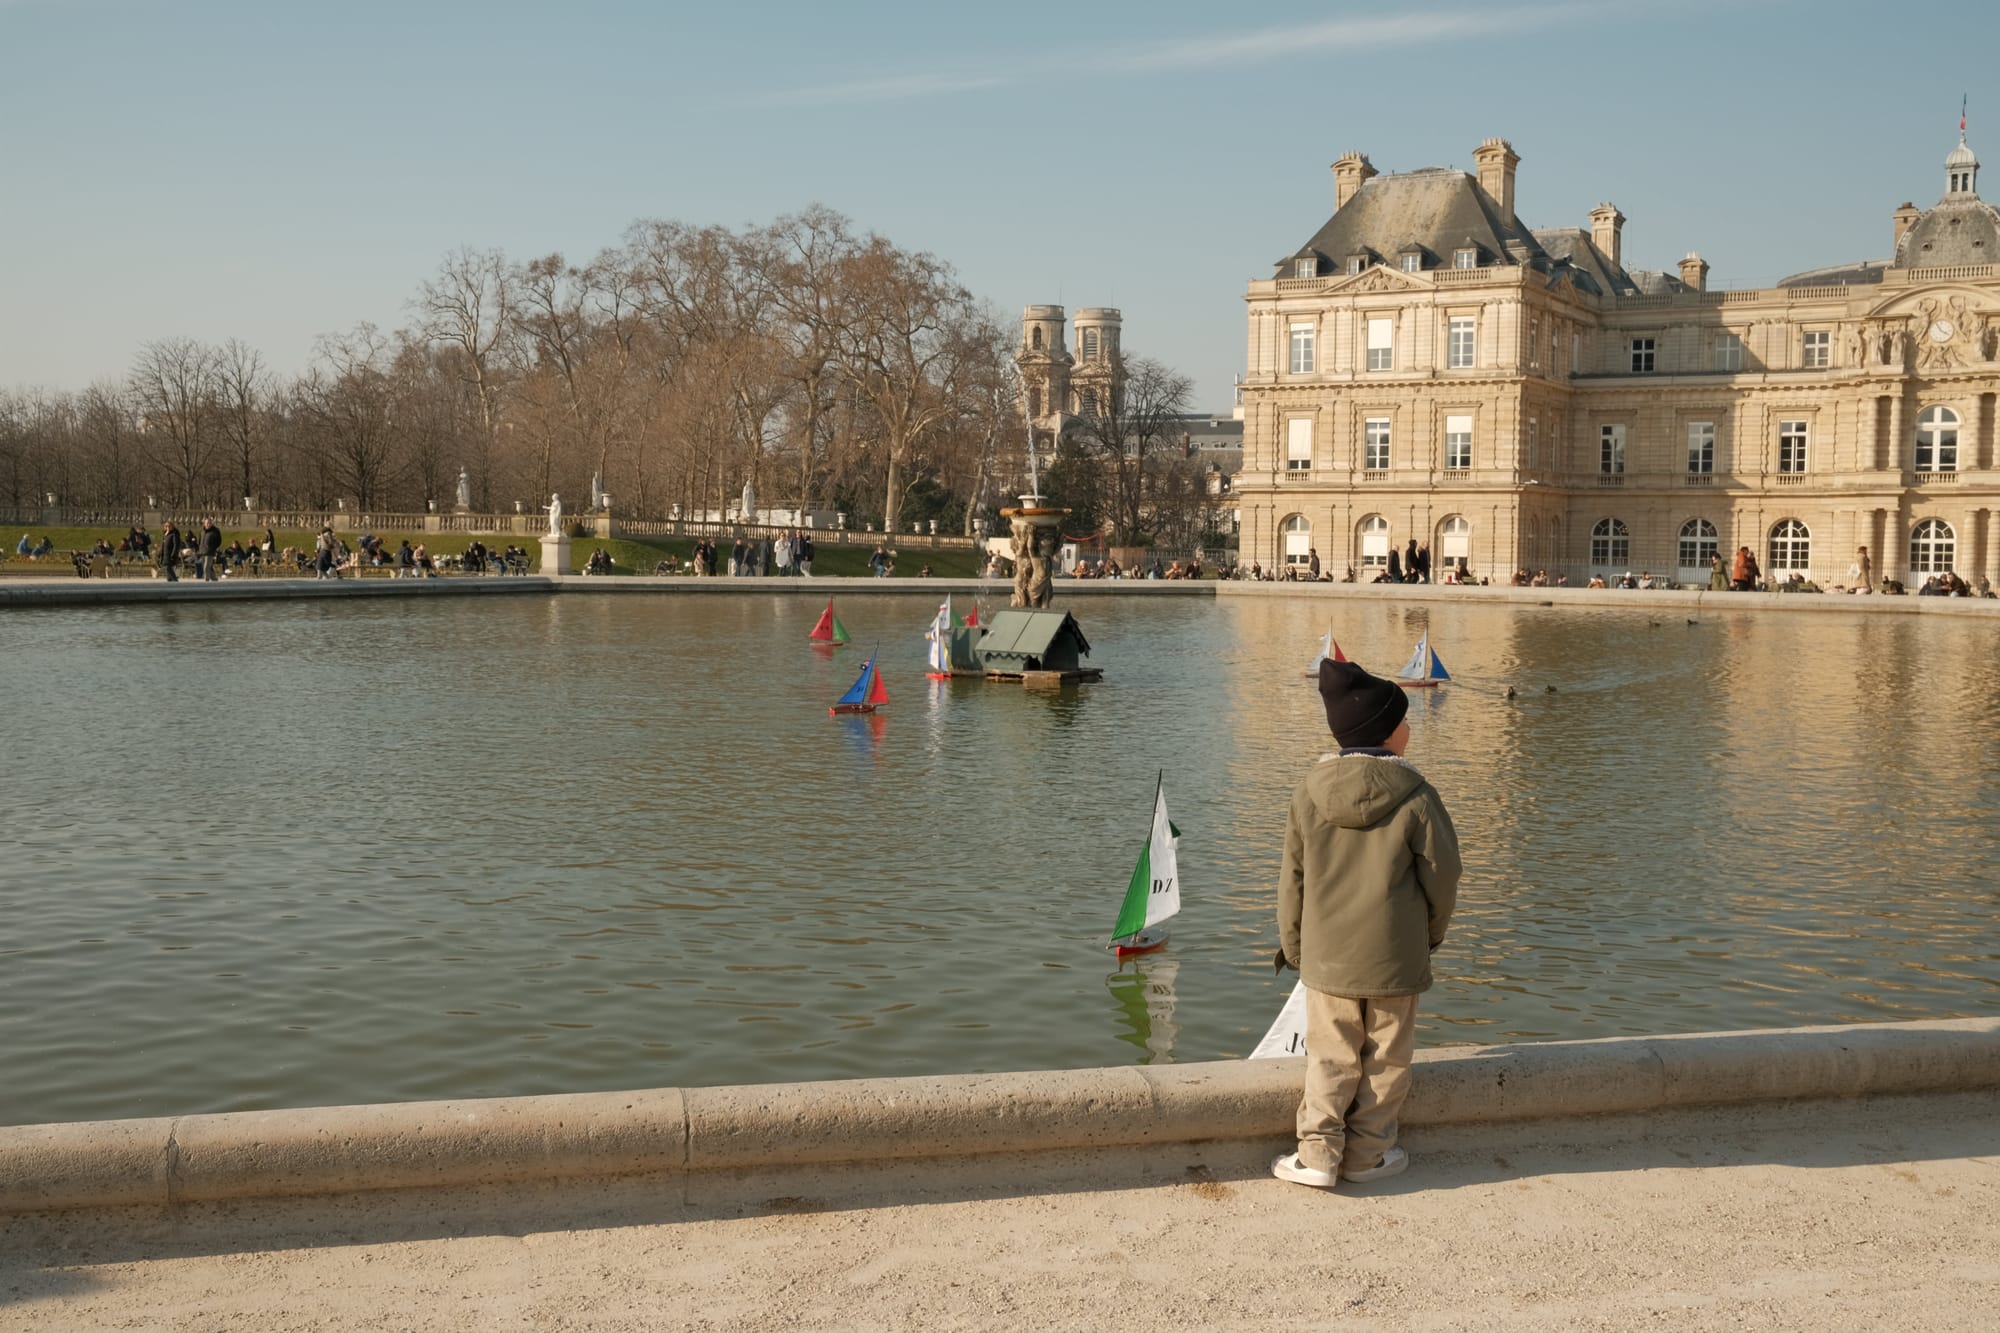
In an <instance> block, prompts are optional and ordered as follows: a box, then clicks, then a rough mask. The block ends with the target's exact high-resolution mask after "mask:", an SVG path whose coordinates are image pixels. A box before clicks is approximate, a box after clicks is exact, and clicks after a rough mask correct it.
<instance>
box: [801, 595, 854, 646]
mask: <svg viewBox="0 0 2000 1333" xmlns="http://www.w3.org/2000/svg"><path fill="white" fill-rule="evenodd" d="M806 637H807V638H808V639H811V640H812V641H813V642H814V643H826V644H831V645H833V646H834V647H836V648H838V647H839V646H840V645H841V644H843V643H846V642H847V626H845V625H843V624H841V623H840V617H839V616H837V615H835V614H834V613H833V599H832V598H831V597H829V598H827V599H826V610H824V611H822V612H820V613H819V623H818V624H816V625H814V626H813V627H812V633H810V634H808V635H806Z"/></svg>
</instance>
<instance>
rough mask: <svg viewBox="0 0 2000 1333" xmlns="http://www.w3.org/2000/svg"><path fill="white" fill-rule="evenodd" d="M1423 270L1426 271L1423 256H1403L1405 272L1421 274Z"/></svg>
mask: <svg viewBox="0 0 2000 1333" xmlns="http://www.w3.org/2000/svg"><path fill="white" fill-rule="evenodd" d="M1423 269H1424V257H1423V256H1422V255H1420V254H1407V255H1404V256H1403V272H1405V273H1421V272H1423Z"/></svg>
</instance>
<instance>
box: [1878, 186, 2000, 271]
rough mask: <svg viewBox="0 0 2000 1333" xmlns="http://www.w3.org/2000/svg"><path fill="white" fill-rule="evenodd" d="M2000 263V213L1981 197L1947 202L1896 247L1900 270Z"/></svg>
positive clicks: (1930, 214) (1931, 213)
mask: <svg viewBox="0 0 2000 1333" xmlns="http://www.w3.org/2000/svg"><path fill="white" fill-rule="evenodd" d="M1995 263H2000V213H1995V212H1994V210H1993V207H1992V205H1990V204H1988V203H1986V202H1985V201H1984V200H1982V199H1980V198H1979V197H1978V196H1977V195H1958V196H1956V197H1954V198H1949V199H1946V200H1945V201H1944V202H1943V203H1940V204H1939V205H1938V206H1937V207H1935V208H1933V209H1931V210H1930V211H1929V212H1928V213H1925V214H1924V215H1923V216H1922V217H1921V218H1918V219H1917V221H1916V223H1915V225H1913V226H1912V227H1911V228H1910V229H1909V230H1908V231H1906V232H1904V233H1903V239H1902V242H1901V243H1900V244H1898V245H1897V246H1896V267H1897V268H1933V267H1935V266H1937V265H1940V264H1995Z"/></svg>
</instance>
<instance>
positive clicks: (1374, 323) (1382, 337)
mask: <svg viewBox="0 0 2000 1333" xmlns="http://www.w3.org/2000/svg"><path fill="white" fill-rule="evenodd" d="M1394 328H1395V325H1394V324H1393V323H1391V322H1390V321H1389V320H1386V319H1371V320H1369V321H1368V368H1369V369H1370V370H1389V369H1392V368H1393V366H1394V363H1395V359H1396V348H1395V335H1394V333H1393V332H1392V330H1393V329H1394Z"/></svg>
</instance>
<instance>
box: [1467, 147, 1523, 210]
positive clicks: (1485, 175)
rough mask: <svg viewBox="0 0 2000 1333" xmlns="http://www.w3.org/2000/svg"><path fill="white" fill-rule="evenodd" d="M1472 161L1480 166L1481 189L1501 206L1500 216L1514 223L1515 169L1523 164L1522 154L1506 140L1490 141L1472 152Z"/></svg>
mask: <svg viewBox="0 0 2000 1333" xmlns="http://www.w3.org/2000/svg"><path fill="white" fill-rule="evenodd" d="M1472 160H1473V161H1474V162H1477V163H1478V164H1479V188H1480V189H1482V190H1484V191H1486V194H1487V196H1488V197H1489V198H1491V199H1492V200H1493V202H1494V203H1496V204H1498V205H1500V216H1501V217H1503V218H1505V219H1506V220H1507V221H1509V222H1512V221H1513V220H1514V168H1515V167H1517V166H1519V165H1520V164H1521V156H1520V154H1519V153H1516V152H1515V151H1514V145H1513V144H1510V143H1508V142H1507V141H1506V140H1505V139H1488V140H1487V141H1486V142H1485V143H1483V144H1481V145H1479V147H1477V148H1475V149H1473V150H1472Z"/></svg>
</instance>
